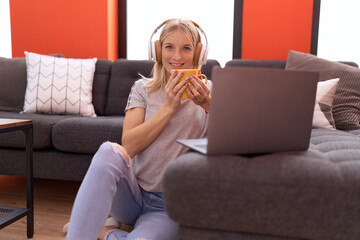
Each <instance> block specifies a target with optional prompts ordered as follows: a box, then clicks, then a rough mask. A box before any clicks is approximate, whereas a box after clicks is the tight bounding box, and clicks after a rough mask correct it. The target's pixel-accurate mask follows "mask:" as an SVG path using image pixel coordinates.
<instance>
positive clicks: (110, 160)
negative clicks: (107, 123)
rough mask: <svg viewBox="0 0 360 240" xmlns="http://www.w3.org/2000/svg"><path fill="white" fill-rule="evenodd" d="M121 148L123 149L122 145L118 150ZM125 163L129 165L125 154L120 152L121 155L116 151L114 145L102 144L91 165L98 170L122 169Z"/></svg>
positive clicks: (109, 143)
mask: <svg viewBox="0 0 360 240" xmlns="http://www.w3.org/2000/svg"><path fill="white" fill-rule="evenodd" d="M119 146H120V147H121V145H118V146H117V149H120V148H119ZM125 153H126V152H125ZM123 159H124V160H125V161H124V160H123ZM123 163H127V161H126V159H125V157H124V155H123V153H121V152H120V155H119V152H118V150H115V148H114V144H113V143H111V142H104V143H103V144H101V145H100V147H99V149H98V151H97V152H96V153H95V155H94V157H93V159H92V162H91V164H92V165H96V166H97V168H107V166H109V167H114V166H117V168H122V165H123Z"/></svg>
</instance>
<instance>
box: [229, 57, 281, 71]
mask: <svg viewBox="0 0 360 240" xmlns="http://www.w3.org/2000/svg"><path fill="white" fill-rule="evenodd" d="M285 64H286V61H284V60H248V59H233V60H230V61H228V62H227V63H226V65H225V67H258V68H280V69H284V68H285Z"/></svg>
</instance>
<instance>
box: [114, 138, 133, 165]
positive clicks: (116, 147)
mask: <svg viewBox="0 0 360 240" xmlns="http://www.w3.org/2000/svg"><path fill="white" fill-rule="evenodd" d="M110 143H111V145H112V147H113V149H114V151H115V152H118V153H120V154H121V156H122V157H123V158H124V159H125V161H126V163H127V164H128V165H129V163H130V156H129V154H128V153H127V151H126V149H125V148H124V147H123V146H121V145H120V144H118V143H113V142H110Z"/></svg>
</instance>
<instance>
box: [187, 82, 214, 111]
mask: <svg viewBox="0 0 360 240" xmlns="http://www.w3.org/2000/svg"><path fill="white" fill-rule="evenodd" d="M189 80H190V81H189V83H188V84H187V86H188V87H189V88H190V90H191V91H189V90H188V89H186V92H187V94H188V96H189V98H190V99H191V100H193V102H194V103H195V104H197V105H199V106H201V107H202V108H203V109H204V110H205V111H206V112H209V108H210V101H211V95H210V88H209V87H208V86H207V85H206V84H205V83H204V82H203V81H202V80H201V79H200V78H198V77H197V76H194V75H193V76H190V77H189Z"/></svg>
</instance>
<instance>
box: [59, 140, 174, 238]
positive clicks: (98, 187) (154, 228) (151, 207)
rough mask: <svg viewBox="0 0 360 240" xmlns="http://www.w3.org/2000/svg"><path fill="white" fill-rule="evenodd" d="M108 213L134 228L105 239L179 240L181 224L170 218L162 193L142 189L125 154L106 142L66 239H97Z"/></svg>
mask: <svg viewBox="0 0 360 240" xmlns="http://www.w3.org/2000/svg"><path fill="white" fill-rule="evenodd" d="M109 213H110V214H111V215H112V216H113V217H114V218H115V219H117V220H118V221H119V222H121V223H124V224H126V225H131V226H134V229H133V230H132V231H131V232H130V233H128V232H126V231H122V230H120V229H115V230H111V231H109V232H108V233H106V235H105V239H108V240H110V239H111V240H113V239H114V240H117V239H129V240H130V239H137V238H146V239H152V240H174V239H176V235H177V231H178V224H177V223H175V222H174V221H172V220H171V219H170V218H169V216H168V215H167V213H166V210H165V206H164V199H163V195H162V193H155V192H147V191H145V190H143V189H142V188H140V186H139V185H138V183H137V180H136V178H135V175H134V174H133V172H132V170H131V169H130V168H129V167H128V166H127V164H126V161H125V159H124V158H123V157H122V155H121V154H120V153H119V152H115V151H114V150H113V146H112V145H111V143H109V142H105V143H103V144H102V145H101V146H100V148H99V150H98V151H97V153H96V154H95V155H94V157H93V159H92V162H91V165H90V167H89V169H88V172H87V173H86V175H85V178H84V180H83V182H82V184H81V186H80V188H79V191H78V193H77V195H76V199H75V202H74V206H73V209H72V213H71V217H70V226H69V230H68V234H67V236H66V239H67V240H81V239H84V240H91V239H97V237H98V236H99V234H100V232H101V230H102V227H103V226H104V223H105V220H106V218H107V217H108V214H109Z"/></svg>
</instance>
